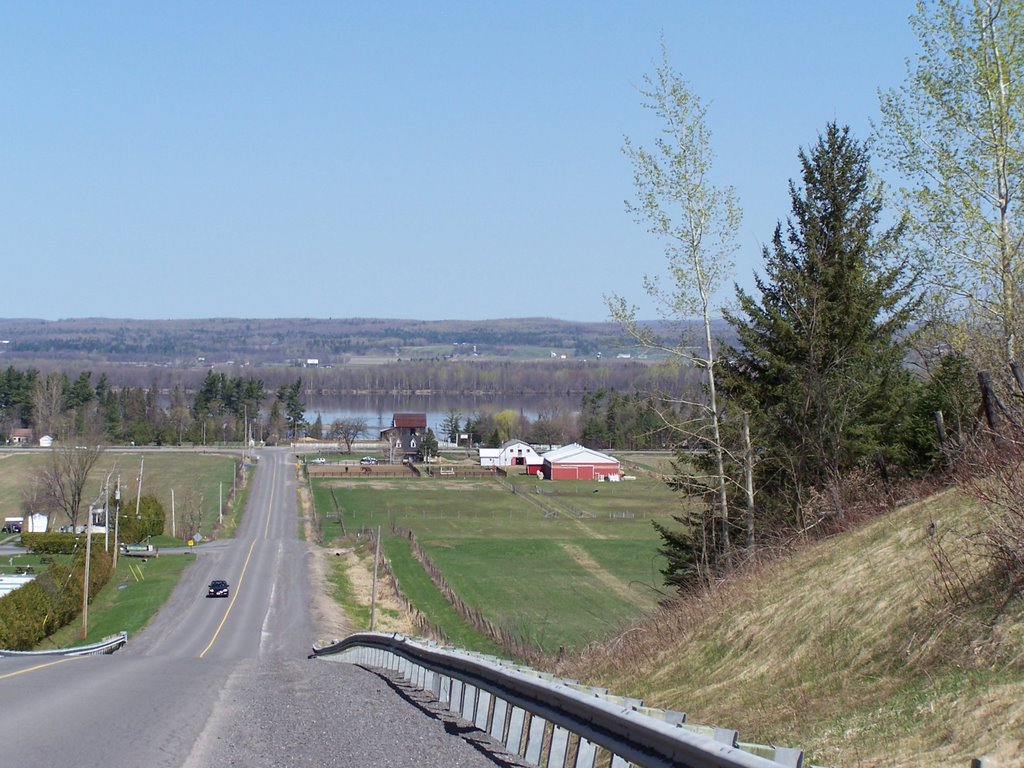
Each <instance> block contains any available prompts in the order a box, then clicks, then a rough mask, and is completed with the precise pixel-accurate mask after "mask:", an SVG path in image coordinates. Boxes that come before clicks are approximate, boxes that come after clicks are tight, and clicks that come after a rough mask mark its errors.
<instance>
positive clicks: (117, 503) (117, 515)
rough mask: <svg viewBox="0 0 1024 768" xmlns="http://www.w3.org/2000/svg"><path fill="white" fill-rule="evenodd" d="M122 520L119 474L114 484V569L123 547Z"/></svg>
mask: <svg viewBox="0 0 1024 768" xmlns="http://www.w3.org/2000/svg"><path fill="white" fill-rule="evenodd" d="M120 522H121V476H120V475H118V476H117V485H115V486H114V570H115V571H116V570H117V555H118V553H119V551H120V549H121V544H120V541H119V537H118V533H119V531H120Z"/></svg>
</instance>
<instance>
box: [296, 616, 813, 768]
mask: <svg viewBox="0 0 1024 768" xmlns="http://www.w3.org/2000/svg"><path fill="white" fill-rule="evenodd" d="M312 656H315V657H318V658H329V659H332V660H338V661H345V662H348V663H352V664H358V665H361V666H365V667H369V668H378V669H385V670H390V671H393V672H396V673H398V674H400V675H401V676H402V677H403V678H405V679H406V680H408V681H409V682H410V683H411V684H412V685H414V686H416V687H418V688H421V689H423V690H426V691H430V692H431V693H432V694H433V695H434V697H436V698H437V699H438V701H440V702H441V703H442V704H444V705H445V706H447V707H448V709H449V710H451V711H452V712H454V713H456V714H458V715H460V716H461V717H462V718H463V719H465V720H467V721H469V722H471V723H473V724H474V725H476V726H477V727H478V728H480V729H481V730H483V731H485V732H486V733H488V734H490V735H491V736H492V737H493V738H495V739H497V740H498V741H500V742H502V743H503V744H504V745H505V747H506V749H508V750H509V751H510V752H513V753H515V754H518V755H519V756H520V757H522V758H523V759H525V760H526V761H527V762H528V763H531V764H533V765H537V766H546V767H547V768H553V767H555V766H558V767H559V768H569V767H572V768H583V767H584V766H585V767H586V768H596V767H597V766H610V768H626V766H630V765H636V766H651V767H654V766H658V767H662V766H664V767H665V768H667V767H668V766H682V767H683V768H803V752H802V751H801V750H799V749H792V748H787V747H771V746H761V745H753V744H742V743H740V742H739V739H738V735H737V733H736V731H733V730H730V729H723V728H717V729H716V728H709V727H707V726H693V725H690V724H687V723H685V719H686V716H685V715H684V714H683V713H679V712H677V713H673V712H666V711H664V710H655V709H651V708H647V707H643V706H642V705H641V702H639V701H638V700H636V699H627V698H624V697H618V696H611V695H608V693H607V692H606V691H603V690H601V689H593V688H587V687H585V686H580V685H577V684H575V683H574V682H572V681H565V680H557V679H555V678H553V677H552V676H550V675H543V674H541V673H538V672H535V671H533V670H529V669H526V668H524V667H519V666H516V665H514V664H513V663H512V662H507V661H501V660H498V659H492V658H490V657H483V656H476V655H472V654H468V653H465V652H462V651H456V650H451V649H444V648H439V647H436V646H433V645H429V644H425V643H422V642H418V641H415V640H411V639H409V638H406V637H403V636H401V635H388V634H381V633H373V632H360V633H356V634H354V635H350V636H349V637H347V638H345V639H344V640H341V641H337V642H335V643H334V644H332V645H330V646H326V647H323V648H314V649H313V654H312Z"/></svg>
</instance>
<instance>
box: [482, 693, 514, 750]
mask: <svg viewBox="0 0 1024 768" xmlns="http://www.w3.org/2000/svg"><path fill="white" fill-rule="evenodd" d="M508 713H509V706H508V702H507V701H505V700H504V699H502V698H499V697H497V696H495V697H494V710H493V712H492V714H491V727H490V728H488V729H487V733H489V734H490V735H491V737H492V738H493V739H495V740H497V741H500V742H502V743H504V742H505V727H506V726H507V725H508V722H507V721H508ZM507 748H508V746H507V745H506V749H507Z"/></svg>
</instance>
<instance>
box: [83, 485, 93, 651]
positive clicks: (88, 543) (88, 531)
mask: <svg viewBox="0 0 1024 768" xmlns="http://www.w3.org/2000/svg"><path fill="white" fill-rule="evenodd" d="M91 560H92V505H91V504H90V505H89V522H88V524H87V525H86V526H85V576H84V583H83V584H82V640H83V641H84V640H85V636H86V635H87V634H88V632H89V562H90V561H91Z"/></svg>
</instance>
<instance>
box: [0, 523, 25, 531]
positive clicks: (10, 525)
mask: <svg viewBox="0 0 1024 768" xmlns="http://www.w3.org/2000/svg"><path fill="white" fill-rule="evenodd" d="M0 530H2V532H3V533H21V525H19V524H18V523H8V524H7V525H5V526H4V527H3V528H2V529H0Z"/></svg>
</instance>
